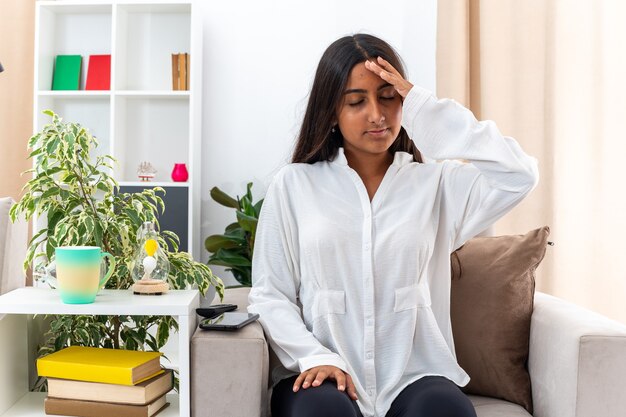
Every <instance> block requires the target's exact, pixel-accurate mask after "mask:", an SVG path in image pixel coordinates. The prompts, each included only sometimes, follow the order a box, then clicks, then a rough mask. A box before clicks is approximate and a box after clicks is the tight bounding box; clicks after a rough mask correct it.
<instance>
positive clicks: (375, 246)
mask: <svg viewBox="0 0 626 417" xmlns="http://www.w3.org/2000/svg"><path fill="white" fill-rule="evenodd" d="M402 125H403V126H404V128H405V129H406V130H407V132H408V134H409V137H411V138H412V139H413V141H414V142H415V144H416V145H417V148H418V149H419V150H420V151H421V152H422V154H424V155H425V156H427V157H428V158H430V159H431V160H440V161H442V160H443V162H429V163H423V164H419V163H416V162H412V156H411V155H409V154H408V153H404V152H397V153H396V154H395V156H394V160H393V163H392V164H391V165H390V166H389V169H388V170H387V172H386V174H385V176H384V178H383V180H382V182H381V184H380V186H379V188H378V190H377V191H376V194H375V195H374V197H373V199H372V201H371V203H370V200H369V197H368V194H367V190H366V188H365V186H364V184H363V182H362V180H361V179H360V177H359V176H358V174H357V173H356V171H354V170H353V169H351V168H350V167H349V166H348V164H347V160H346V157H345V155H344V153H343V148H340V149H339V153H338V155H337V157H336V158H335V159H334V160H333V161H323V162H317V163H315V164H289V165H287V166H285V167H283V168H282V169H281V170H280V171H279V172H278V174H277V175H276V176H275V178H274V180H273V182H272V183H271V185H270V187H269V189H268V191H267V195H266V197H265V202H264V203H263V208H262V211H261V214H260V219H259V223H258V228H257V234H256V242H255V247H254V257H253V262H252V280H253V288H252V290H251V292H250V296H249V301H250V306H249V307H248V311H249V312H253V313H259V314H260V319H259V320H260V322H261V324H262V325H263V328H264V330H265V333H266V335H267V337H268V340H269V343H270V345H271V347H272V349H273V350H274V352H275V353H276V355H277V356H278V358H279V359H280V361H281V363H282V364H283V366H284V368H286V370H287V372H285V369H283V370H282V372H281V370H278V372H274V382H278V381H277V380H278V379H280V378H283V377H285V376H287V375H289V374H294V373H300V372H302V371H305V370H307V369H310V368H313V367H315V366H320V365H334V366H336V367H338V368H341V369H342V370H344V371H345V372H347V373H349V374H350V375H351V376H352V378H353V380H354V383H355V385H356V390H357V395H358V397H359V399H358V405H359V408H360V409H361V412H362V413H363V416H364V417H370V416H380V417H384V416H385V414H386V413H387V411H388V410H389V407H390V405H391V403H392V401H393V400H394V399H395V398H396V397H397V396H398V394H399V393H400V392H401V391H402V390H403V389H404V388H405V387H406V386H407V385H409V384H411V383H412V382H414V381H416V380H418V379H419V378H421V377H424V376H426V375H441V376H444V377H446V378H448V379H450V380H452V381H453V382H455V383H456V384H457V385H459V386H464V385H466V384H467V383H468V382H469V376H468V375H467V374H466V373H465V371H463V369H461V367H459V365H458V364H457V361H456V355H455V350H454V342H453V339H452V329H451V325H450V279H451V277H450V253H451V252H453V251H454V250H455V249H457V248H459V247H460V246H461V245H462V244H463V243H464V242H465V241H466V240H468V239H470V238H471V237H473V236H475V235H476V234H478V233H480V232H481V231H483V230H485V229H486V228H487V227H489V226H490V225H491V224H492V223H493V222H495V221H496V220H497V219H498V218H500V217H501V216H503V215H504V214H505V213H507V212H508V211H509V210H510V209H511V208H513V207H514V206H515V205H516V204H517V203H518V202H519V201H520V200H522V198H524V196H525V195H526V194H528V193H529V192H530V191H531V190H532V189H533V188H534V187H535V185H536V183H537V180H538V171H537V162H536V160H535V159H534V158H532V157H529V156H528V155H526V154H525V153H524V152H523V151H522V149H521V148H520V146H519V145H518V144H517V142H516V141H515V140H514V139H512V138H509V137H503V136H502V135H501V134H500V132H499V131H498V128H497V127H496V125H495V124H494V123H493V122H491V121H482V122H478V121H477V120H476V119H475V118H474V116H473V114H472V113H471V112H470V111H469V110H467V109H466V108H464V107H463V106H461V105H460V104H459V103H457V102H455V101H454V100H449V99H442V100H438V99H437V98H436V97H435V96H434V95H433V94H432V93H431V92H429V91H427V90H425V89H423V88H420V87H418V86H415V87H413V88H412V89H411V91H410V92H409V94H408V95H407V97H406V98H405V100H404V104H403V116H402ZM451 159H463V160H467V161H468V162H469V163H461V162H457V161H451ZM308 389H315V388H308Z"/></svg>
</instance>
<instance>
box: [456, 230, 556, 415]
mask: <svg viewBox="0 0 626 417" xmlns="http://www.w3.org/2000/svg"><path fill="white" fill-rule="evenodd" d="M549 233H550V229H549V228H548V227H547V226H545V227H542V228H540V229H537V230H533V231H531V232H529V233H527V234H526V235H516V236H498V237H480V238H474V239H471V240H469V241H468V242H466V243H465V245H464V246H462V247H461V248H459V249H458V250H456V251H455V252H453V253H452V255H451V263H452V290H451V303H450V315H451V321H452V332H453V334H454V342H455V348H456V354H457V360H458V362H459V364H460V365H461V367H462V368H463V369H464V370H465V371H466V372H467V373H468V374H469V376H470V377H471V381H470V383H469V384H468V385H467V386H466V387H464V388H463V391H464V392H465V393H467V394H476V395H484V396H489V397H494V398H501V399H504V400H507V401H510V402H513V403H516V404H520V405H521V406H523V407H524V408H525V409H526V410H528V412H529V413H531V414H532V396H531V389H530V375H529V374H528V366H527V365H528V364H527V361H528V346H529V338H530V316H531V314H532V311H533V298H534V293H535V269H536V268H537V266H538V265H539V263H540V262H541V260H542V259H543V257H544V255H545V252H546V244H547V241H548V235H549Z"/></svg>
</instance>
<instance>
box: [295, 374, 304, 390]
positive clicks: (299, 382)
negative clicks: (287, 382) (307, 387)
mask: <svg viewBox="0 0 626 417" xmlns="http://www.w3.org/2000/svg"><path fill="white" fill-rule="evenodd" d="M306 375H307V373H306V372H302V373H301V374H300V375H298V377H297V378H296V381H295V382H294V383H293V392H298V390H299V389H300V386H301V385H302V381H304V378H305V377H306Z"/></svg>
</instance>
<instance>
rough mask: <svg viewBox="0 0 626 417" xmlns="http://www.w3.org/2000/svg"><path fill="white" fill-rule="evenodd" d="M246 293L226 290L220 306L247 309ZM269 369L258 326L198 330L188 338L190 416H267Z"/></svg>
mask: <svg viewBox="0 0 626 417" xmlns="http://www.w3.org/2000/svg"><path fill="white" fill-rule="evenodd" d="M248 292H249V288H237V289H229V290H226V293H225V296H224V302H225V303H232V304H237V305H238V307H239V308H238V311H246V306H247V305H248ZM268 369H269V353H268V346H267V342H266V341H265V335H264V333H263V328H262V327H261V324H260V323H259V322H254V323H251V324H249V325H247V326H245V327H243V328H242V329H239V330H237V331H235V332H225V331H224V332H222V331H206V330H201V329H197V330H196V332H195V333H194V335H193V337H192V338H191V414H192V416H193V417H205V416H206V417H208V416H224V417H262V416H265V415H266V409H267V404H268V384H267V382H268Z"/></svg>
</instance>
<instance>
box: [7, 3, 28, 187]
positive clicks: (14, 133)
mask: <svg viewBox="0 0 626 417" xmlns="http://www.w3.org/2000/svg"><path fill="white" fill-rule="evenodd" d="M7 10H8V11H10V13H7V12H6V11H7ZM34 22H35V1H34V0H0V39H1V40H2V41H1V42H0V62H1V63H2V66H3V67H4V72H2V73H0V197H3V196H8V195H9V196H11V197H13V198H14V199H18V198H19V194H20V190H21V189H22V186H23V185H24V184H25V183H26V178H25V177H21V176H20V174H21V173H22V172H23V171H25V170H27V169H29V168H30V163H29V162H28V160H27V159H26V157H27V152H26V143H27V141H28V138H29V137H30V136H31V135H32V127H33V71H34V70H33V60H34V58H33V56H34V52H33V51H34V47H35V46H34V45H35V41H34V34H35V30H34Z"/></svg>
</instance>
